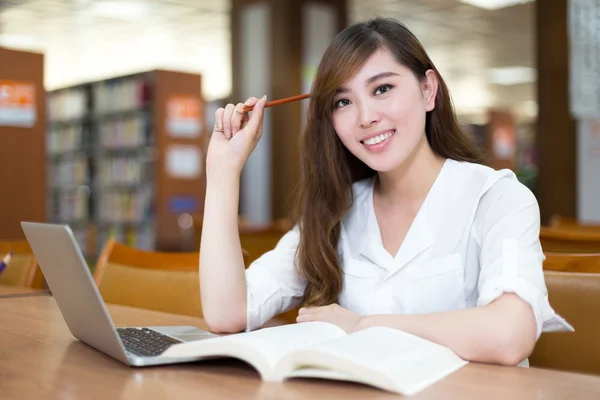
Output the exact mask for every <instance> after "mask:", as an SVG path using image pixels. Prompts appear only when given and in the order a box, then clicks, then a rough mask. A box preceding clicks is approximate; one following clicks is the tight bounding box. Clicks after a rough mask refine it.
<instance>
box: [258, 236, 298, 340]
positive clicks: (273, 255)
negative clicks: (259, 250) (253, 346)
mask: <svg viewBox="0 0 600 400" xmlns="http://www.w3.org/2000/svg"><path fill="white" fill-rule="evenodd" d="M299 241H300V232H299V230H298V227H294V228H293V229H292V230H290V231H289V232H287V233H286V234H285V235H284V236H283V237H282V238H281V239H280V240H279V242H278V243H277V246H275V248H274V249H273V250H271V251H268V252H266V253H265V254H263V255H262V256H261V257H260V258H258V259H257V260H255V261H254V262H253V263H252V264H251V265H250V267H248V269H247V270H246V283H247V288H248V292H247V314H246V321H247V323H246V330H247V331H251V330H254V329H257V328H260V327H261V326H262V325H263V324H264V323H265V322H267V321H268V320H269V319H271V318H272V317H274V316H275V315H277V314H280V313H283V312H286V311H288V310H290V309H292V308H293V307H295V306H297V305H298V304H299V303H300V300H301V299H302V295H303V293H304V287H305V283H304V281H303V280H301V279H300V277H299V276H298V274H297V273H296V270H295V258H296V249H297V248H298V243H299Z"/></svg>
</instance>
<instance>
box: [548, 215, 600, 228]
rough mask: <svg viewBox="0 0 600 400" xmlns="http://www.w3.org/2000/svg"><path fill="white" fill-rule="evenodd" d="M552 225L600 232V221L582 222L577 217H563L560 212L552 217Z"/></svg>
mask: <svg viewBox="0 0 600 400" xmlns="http://www.w3.org/2000/svg"><path fill="white" fill-rule="evenodd" d="M550 226H551V227H555V228H577V229H581V230H585V231H591V232H600V222H598V223H597V224H588V223H582V222H579V220H577V219H575V218H569V217H563V216H562V215H558V214H555V215H553V216H552V218H550Z"/></svg>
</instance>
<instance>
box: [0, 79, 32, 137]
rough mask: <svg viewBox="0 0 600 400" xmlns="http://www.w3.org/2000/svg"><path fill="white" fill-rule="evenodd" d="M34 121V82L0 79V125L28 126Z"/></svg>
mask: <svg viewBox="0 0 600 400" xmlns="http://www.w3.org/2000/svg"><path fill="white" fill-rule="evenodd" d="M35 122H36V108H35V86H34V84H33V83H32V82H17V81H9V80H0V126H17V127H24V128H30V127H32V126H33V125H35Z"/></svg>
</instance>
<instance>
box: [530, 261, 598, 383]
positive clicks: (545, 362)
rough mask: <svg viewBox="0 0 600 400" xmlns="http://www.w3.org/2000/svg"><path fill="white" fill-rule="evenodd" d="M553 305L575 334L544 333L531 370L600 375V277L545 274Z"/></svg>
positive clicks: (558, 273)
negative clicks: (556, 370)
mask: <svg viewBox="0 0 600 400" xmlns="http://www.w3.org/2000/svg"><path fill="white" fill-rule="evenodd" d="M544 276H545V279H546V286H547V287H548V297H549V299H550V304H551V305H552V307H553V308H554V309H555V311H556V312H557V313H558V314H559V315H561V316H562V317H564V318H565V319H566V320H567V321H568V322H569V323H570V324H571V325H572V326H573V328H575V332H549V333H543V334H542V335H541V337H540V339H539V340H538V342H537V344H536V346H535V349H534V351H533V353H532V354H531V356H530V357H529V363H530V365H531V366H535V367H542V368H551V369H559V370H564V371H572V372H582V373H591V374H600V340H599V338H600V274H597V273H594V274H591V273H582V272H559V271H545V272H544Z"/></svg>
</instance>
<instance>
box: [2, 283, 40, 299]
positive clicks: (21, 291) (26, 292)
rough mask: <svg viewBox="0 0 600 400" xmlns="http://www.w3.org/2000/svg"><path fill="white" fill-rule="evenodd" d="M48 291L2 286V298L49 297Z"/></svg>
mask: <svg viewBox="0 0 600 400" xmlns="http://www.w3.org/2000/svg"><path fill="white" fill-rule="evenodd" d="M49 293H50V292H49V291H48V290H40V289H31V288H26V287H23V286H9V285H0V298H3V297H20V296H24V297H26V296H32V295H40V296H44V295H48V294H49Z"/></svg>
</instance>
